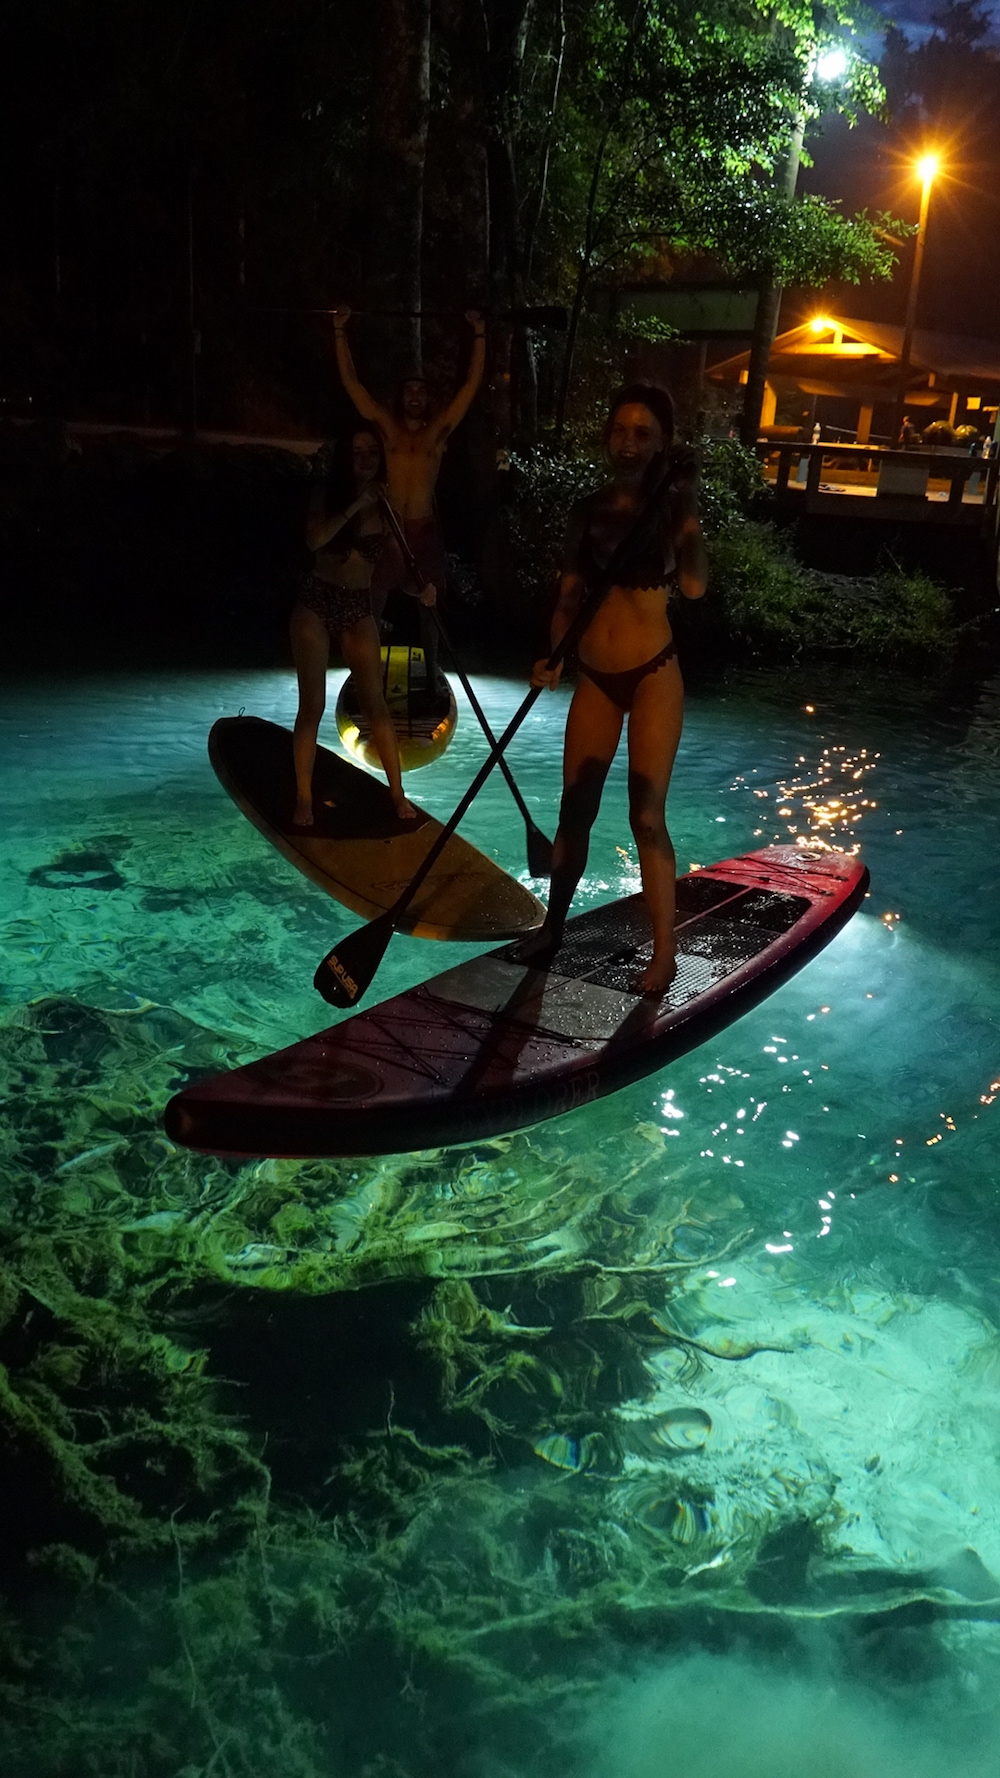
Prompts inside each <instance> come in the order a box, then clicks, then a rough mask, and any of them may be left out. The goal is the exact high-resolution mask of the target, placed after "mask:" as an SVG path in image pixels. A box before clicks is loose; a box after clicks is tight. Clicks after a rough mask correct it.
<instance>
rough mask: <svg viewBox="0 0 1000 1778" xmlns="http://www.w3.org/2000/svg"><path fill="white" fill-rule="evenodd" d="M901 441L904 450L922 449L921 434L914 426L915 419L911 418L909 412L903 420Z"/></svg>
mask: <svg viewBox="0 0 1000 1778" xmlns="http://www.w3.org/2000/svg"><path fill="white" fill-rule="evenodd" d="M899 442H900V444H901V445H902V448H903V450H904V451H918V450H919V449H920V434H919V432H918V431H917V429H916V427H915V426H914V424H913V421H912V420H911V419H910V416H909V414H907V416H906V418H905V419H904V421H903V426H902V430H901V432H900V434H899Z"/></svg>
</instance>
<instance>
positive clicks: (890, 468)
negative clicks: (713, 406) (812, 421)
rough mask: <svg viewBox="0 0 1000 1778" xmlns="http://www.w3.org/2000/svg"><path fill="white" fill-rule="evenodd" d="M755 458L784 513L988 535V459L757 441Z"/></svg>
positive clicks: (991, 468)
mask: <svg viewBox="0 0 1000 1778" xmlns="http://www.w3.org/2000/svg"><path fill="white" fill-rule="evenodd" d="M757 451H758V454H759V456H760V458H761V460H762V463H763V467H764V475H765V478H766V480H767V481H768V482H770V484H771V486H772V487H773V489H774V493H775V498H776V500H777V502H778V505H779V506H780V507H781V508H782V510H783V512H784V513H785V514H792V513H801V514H803V515H805V514H808V515H809V516H810V517H812V516H813V515H819V514H822V515H823V516H825V517H836V518H852V519H860V520H862V521H864V520H875V521H877V522H878V523H880V524H885V523H889V524H899V523H904V524H909V525H913V524H918V525H935V526H945V525H947V526H962V527H966V528H968V527H974V528H977V529H979V530H984V531H989V532H992V531H994V530H995V528H996V523H997V483H998V471H1000V463H998V461H997V459H996V458H995V457H994V458H988V459H987V458H983V457H970V456H969V455H968V453H967V452H959V451H891V450H888V449H886V447H885V446H883V445H856V444H815V445H814V444H796V443H794V442H785V441H780V442H779V441H774V442H770V441H768V440H764V439H762V440H761V441H760V442H759V443H758V446H757Z"/></svg>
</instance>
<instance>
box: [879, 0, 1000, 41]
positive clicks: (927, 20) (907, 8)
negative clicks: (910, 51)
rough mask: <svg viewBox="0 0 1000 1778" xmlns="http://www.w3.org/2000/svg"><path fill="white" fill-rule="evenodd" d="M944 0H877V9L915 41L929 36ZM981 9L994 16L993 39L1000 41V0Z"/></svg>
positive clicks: (993, 1)
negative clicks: (898, 0)
mask: <svg viewBox="0 0 1000 1778" xmlns="http://www.w3.org/2000/svg"><path fill="white" fill-rule="evenodd" d="M941 5H942V0H901V3H900V4H898V5H895V4H892V0H882V4H879V3H878V0H876V3H875V10H876V11H877V12H880V13H881V14H882V17H883V18H884V19H885V20H886V21H887V22H888V23H892V24H895V25H898V26H899V27H900V29H901V30H902V31H905V32H906V35H907V36H908V37H909V38H910V39H911V41H913V42H919V41H920V40H921V38H924V37H929V36H930V34H931V30H932V25H931V17H932V15H933V14H934V13H935V12H939V11H940V10H941ZM980 11H981V12H983V13H988V14H990V15H991V16H992V18H993V21H994V24H993V31H992V33H991V41H993V42H995V43H1000V0H987V3H986V4H984V5H982V6H981V7H980Z"/></svg>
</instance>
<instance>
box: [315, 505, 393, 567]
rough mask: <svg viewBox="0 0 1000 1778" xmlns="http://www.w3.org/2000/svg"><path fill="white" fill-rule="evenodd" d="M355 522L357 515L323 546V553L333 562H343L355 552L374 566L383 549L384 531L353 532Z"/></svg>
mask: <svg viewBox="0 0 1000 1778" xmlns="http://www.w3.org/2000/svg"><path fill="white" fill-rule="evenodd" d="M357 522H358V519H357V515H355V517H354V518H353V519H352V520H351V523H350V524H349V525H346V526H345V527H344V529H343V530H342V531H337V532H336V533H335V535H334V536H333V537H331V539H330V541H329V543H327V544H325V545H324V550H323V553H324V554H327V553H329V554H330V555H331V556H332V557H333V558H334V560H335V561H338V562H343V561H345V560H346V558H347V557H348V556H350V555H353V554H354V552H355V551H357V553H358V555H359V556H363V557H364V559H365V561H366V562H370V563H371V564H372V565H373V566H374V564H375V563H376V562H377V561H378V558H379V556H380V555H381V554H382V551H383V550H384V548H385V542H386V533H385V529H384V527H383V529H382V530H379V531H362V532H358V531H356V530H355V526H356V525H357Z"/></svg>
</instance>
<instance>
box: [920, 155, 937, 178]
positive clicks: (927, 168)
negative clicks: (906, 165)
mask: <svg viewBox="0 0 1000 1778" xmlns="http://www.w3.org/2000/svg"><path fill="white" fill-rule="evenodd" d="M940 169H941V156H940V155H939V154H922V155H921V156H920V159H919V160H918V162H917V172H918V173H919V174H920V177H921V179H922V180H923V182H924V184H925V185H930V183H931V180H932V179H934V178H935V177H936V175H937V174H938V172H939V171H940Z"/></svg>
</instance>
